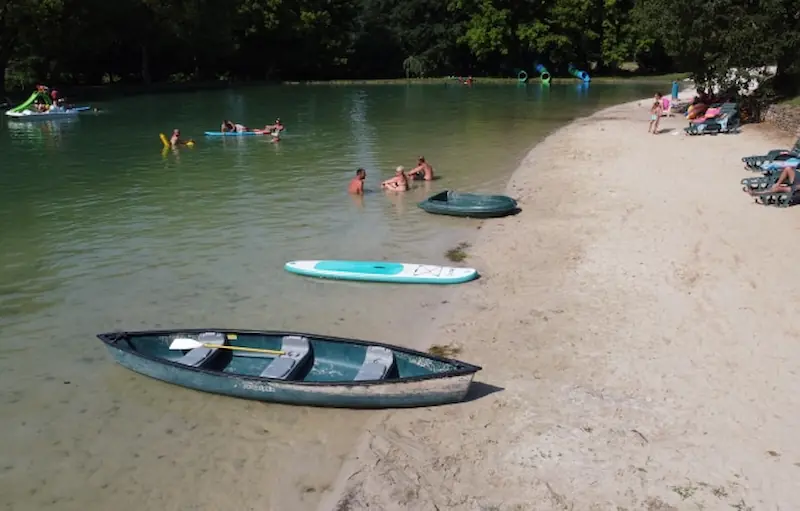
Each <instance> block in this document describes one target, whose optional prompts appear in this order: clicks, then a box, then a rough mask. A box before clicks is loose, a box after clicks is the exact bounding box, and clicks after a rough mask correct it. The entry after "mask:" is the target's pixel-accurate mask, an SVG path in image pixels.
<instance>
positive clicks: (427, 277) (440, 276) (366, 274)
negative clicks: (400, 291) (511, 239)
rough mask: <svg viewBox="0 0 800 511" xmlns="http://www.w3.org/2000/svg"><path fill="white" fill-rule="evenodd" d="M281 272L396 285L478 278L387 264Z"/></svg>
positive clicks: (311, 264) (297, 266)
mask: <svg viewBox="0 0 800 511" xmlns="http://www.w3.org/2000/svg"><path fill="white" fill-rule="evenodd" d="M284 269H285V270H286V271H288V272H291V273H296V274H298V275H305V276H308V277H319V278H325V279H339V280H357V281H362V282H395V283H399V284H460V283H462V282H469V281H470V280H473V279H476V278H477V277H478V271H477V270H476V269H474V268H454V267H450V266H435V265H430V264H413V263H393V262H387V261H330V260H329V261H321V260H314V261H289V262H288V263H286V264H285V265H284Z"/></svg>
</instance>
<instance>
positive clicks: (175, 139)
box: [169, 128, 194, 148]
mask: <svg viewBox="0 0 800 511" xmlns="http://www.w3.org/2000/svg"><path fill="white" fill-rule="evenodd" d="M169 145H170V146H171V147H172V148H176V147H178V146H179V145H194V141H193V140H188V141H184V140H181V130H179V129H177V128H176V129H174V130H172V136H171V137H170V139H169Z"/></svg>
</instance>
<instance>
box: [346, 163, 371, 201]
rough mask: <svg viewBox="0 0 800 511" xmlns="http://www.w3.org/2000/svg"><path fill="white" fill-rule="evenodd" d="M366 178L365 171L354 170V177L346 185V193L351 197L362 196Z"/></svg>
mask: <svg viewBox="0 0 800 511" xmlns="http://www.w3.org/2000/svg"><path fill="white" fill-rule="evenodd" d="M366 178H367V171H366V170H364V169H358V170H356V177H354V178H353V179H351V180H350V184H349V185H347V193H349V194H351V195H364V180H365V179H366Z"/></svg>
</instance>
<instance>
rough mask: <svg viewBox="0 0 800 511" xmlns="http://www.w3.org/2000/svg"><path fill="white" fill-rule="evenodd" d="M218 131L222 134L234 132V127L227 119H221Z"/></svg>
mask: <svg viewBox="0 0 800 511" xmlns="http://www.w3.org/2000/svg"><path fill="white" fill-rule="evenodd" d="M219 130H220V131H221V132H223V133H226V132H228V131H236V125H235V124H233V123H232V122H231V121H229V120H227V119H223V121H222V124H221V125H220V127H219Z"/></svg>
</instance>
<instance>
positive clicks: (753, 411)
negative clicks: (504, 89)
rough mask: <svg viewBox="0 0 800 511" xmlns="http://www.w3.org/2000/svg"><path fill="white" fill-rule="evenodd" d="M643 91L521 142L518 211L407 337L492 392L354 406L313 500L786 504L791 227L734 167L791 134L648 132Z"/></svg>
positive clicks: (489, 233) (393, 505)
mask: <svg viewBox="0 0 800 511" xmlns="http://www.w3.org/2000/svg"><path fill="white" fill-rule="evenodd" d="M686 95H687V93H686V92H684V93H683V94H682V95H681V96H682V98H683V97H685V96H686ZM648 101H649V100H639V101H633V102H630V103H624V104H622V105H617V106H614V107H610V108H606V109H603V110H600V111H598V112H596V113H594V114H593V115H591V116H589V117H584V118H580V119H576V120H575V121H573V122H571V123H570V124H568V125H566V126H564V127H562V128H560V129H558V130H557V131H555V132H554V133H552V134H551V135H549V136H548V137H547V138H546V139H545V140H543V141H542V142H540V143H539V144H537V145H536V146H535V147H534V148H533V149H531V151H530V152H529V153H528V155H527V156H526V157H525V159H524V160H523V161H522V162H521V164H520V165H519V167H518V168H517V170H516V171H515V172H514V174H513V175H512V177H511V179H510V181H509V183H508V187H507V192H508V194H509V195H511V196H514V197H515V198H518V199H519V200H520V205H521V207H522V213H520V214H519V215H517V216H515V217H507V218H505V219H499V220H496V221H492V222H488V223H485V225H483V229H482V230H481V232H480V234H479V235H478V238H477V240H476V242H475V244H474V245H473V247H472V248H471V249H470V257H469V258H468V259H467V263H468V264H470V265H471V266H476V267H478V268H481V269H482V274H483V275H484V278H482V279H481V280H480V281H478V283H477V284H476V285H475V286H470V287H467V288H463V289H459V290H457V291H456V294H454V295H453V300H452V301H451V303H449V304H447V307H448V309H447V310H443V311H442V312H443V313H445V314H447V315H449V316H451V317H445V316H442V317H441V318H440V319H438V320H437V322H436V323H435V324H434V325H433V326H432V329H433V331H432V333H431V335H430V337H429V338H427V339H426V343H427V344H434V343H435V344H447V343H448V342H453V341H455V342H456V344H457V345H459V346H460V347H461V348H462V351H461V353H460V354H458V355H456V356H455V358H459V359H463V360H466V361H469V362H471V363H475V364H478V365H481V366H483V371H481V372H480V373H478V375H477V377H476V380H477V381H481V382H484V383H488V384H491V385H495V386H498V387H501V388H502V390H500V391H498V392H495V393H492V394H490V395H485V396H482V397H480V398H478V399H475V400H472V401H467V402H464V403H461V404H458V405H452V406H447V407H438V408H433V409H416V410H391V411H386V412H381V413H380V414H379V415H377V416H376V417H373V418H370V420H369V423H368V426H367V428H366V430H365V431H364V433H363V434H362V436H361V438H360V439H359V441H358V443H357V445H358V448H357V449H356V450H355V451H353V452H352V453H351V455H350V456H349V457H348V459H347V460H346V461H345V463H344V465H343V467H342V470H341V472H340V474H339V477H338V478H337V480H336V483H335V484H334V485H333V486H332V488H331V489H330V491H329V492H326V494H325V495H324V496H323V497H322V501H321V503H320V506H319V508H318V509H320V511H322V510H326V511H327V510H337V511H338V510H344V509H348V510H357V509H379V510H384V509H385V510H395V509H396V510H401V509H409V510H411V509H433V508H434V506H435V508H436V509H440V510H444V509H453V510H455V509H498V510H499V509H571V508H574V509H620V507H614V505H616V506H622V507H624V508H628V509H642V508H647V509H660V510H668V509H670V510H671V509H689V508H691V509H697V508H698V507H699V506H706V508H708V509H722V508H729V507H730V506H744V507H741V508H742V509H747V507H746V506H752V505H756V506H757V507H759V508H761V507H764V508H775V506H779V507H780V508H785V507H788V508H794V507H800V500H799V499H800V498H799V497H798V496H797V495H795V494H794V493H796V492H793V491H792V488H793V485H792V482H791V481H792V480H793V479H792V478H795V479H796V477H797V475H798V472H797V471H800V468H798V467H800V449H798V447H796V446H795V445H794V444H793V442H792V440H791V439H792V435H793V433H792V432H793V431H796V429H797V427H798V426H800V416H798V413H796V412H793V411H792V410H796V409H797V405H798V404H800V403H799V402H798V397H797V396H798V394H797V390H800V379H798V377H797V376H796V375H795V374H794V372H793V370H794V368H795V367H796V362H794V363H792V362H790V361H792V360H795V361H796V360H797V358H798V356H800V348H797V347H795V346H793V345H792V344H793V340H796V339H797V338H798V337H800V332H798V331H797V330H795V329H793V328H792V327H791V326H790V325H789V324H788V322H790V320H789V319H788V318H790V316H788V307H789V306H790V305H791V304H793V302H794V301H795V299H794V298H793V295H794V294H795V293H792V292H791V291H792V290H794V288H795V286H793V285H792V283H791V281H790V280H789V279H786V278H785V276H786V271H787V270H788V269H786V268H783V267H782V266H781V261H782V260H785V259H787V258H792V257H793V255H792V254H795V253H797V251H798V250H800V240H795V239H793V238H791V237H788V236H786V234H785V226H786V224H787V223H788V224H789V225H791V224H792V223H793V221H792V218H791V217H789V216H787V215H791V211H792V210H784V209H775V208H764V207H757V206H755V205H753V204H752V200H750V199H749V198H748V197H746V196H745V195H744V194H743V193H742V192H741V188H740V186H738V180H739V179H741V178H742V177H749V175H748V173H747V172H745V171H743V170H741V171H737V170H736V169H741V162H740V161H739V159H740V158H741V156H745V155H748V154H760V153H763V152H765V151H766V150H768V149H769V148H771V147H773V146H775V147H779V146H782V145H785V144H787V143H788V144H789V145H785V146H786V147H789V146H790V145H791V142H792V141H790V140H788V138H789V137H788V136H786V138H785V139H783V140H780V141H776V140H775V135H774V133H770V132H769V130H768V129H767V130H764V129H762V128H761V127H760V126H758V125H755V126H749V127H745V128H744V131H743V133H741V134H739V135H720V136H716V137H686V136H683V135H682V134H681V135H680V136H672V135H671V134H670V133H663V134H661V135H659V136H657V137H654V136H653V135H649V134H646V133H645V131H646V128H647V126H646V124H647V103H648ZM684 125H685V121H684V120H683V118H682V117H681V116H676V117H675V118H664V119H662V124H661V127H662V129H664V128H667V129H673V128H674V129H678V130H680V129H682V127H683V126H684ZM643 162H646V163H643ZM567 176H571V177H572V178H570V177H567ZM703 183H712V184H713V186H714V187H715V188H716V189H715V190H712V191H710V190H708V189H706V188H704V187H703V186H702V184H703ZM770 240H772V241H770ZM524 268H527V269H526V270H523V269H524ZM787 302H788V303H787ZM434 339H435V340H436V342H433V340H434ZM762 339H763V340H765V342H764V343H762V342H761V341H762ZM795 344H796V343H795ZM418 347H419V346H418ZM421 349H424V347H422V348H421ZM769 362H773V363H775V362H778V363H779V364H778V366H775V367H773V366H772V365H771V364H769ZM780 389H785V390H780ZM489 481H491V484H490V483H489Z"/></svg>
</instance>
